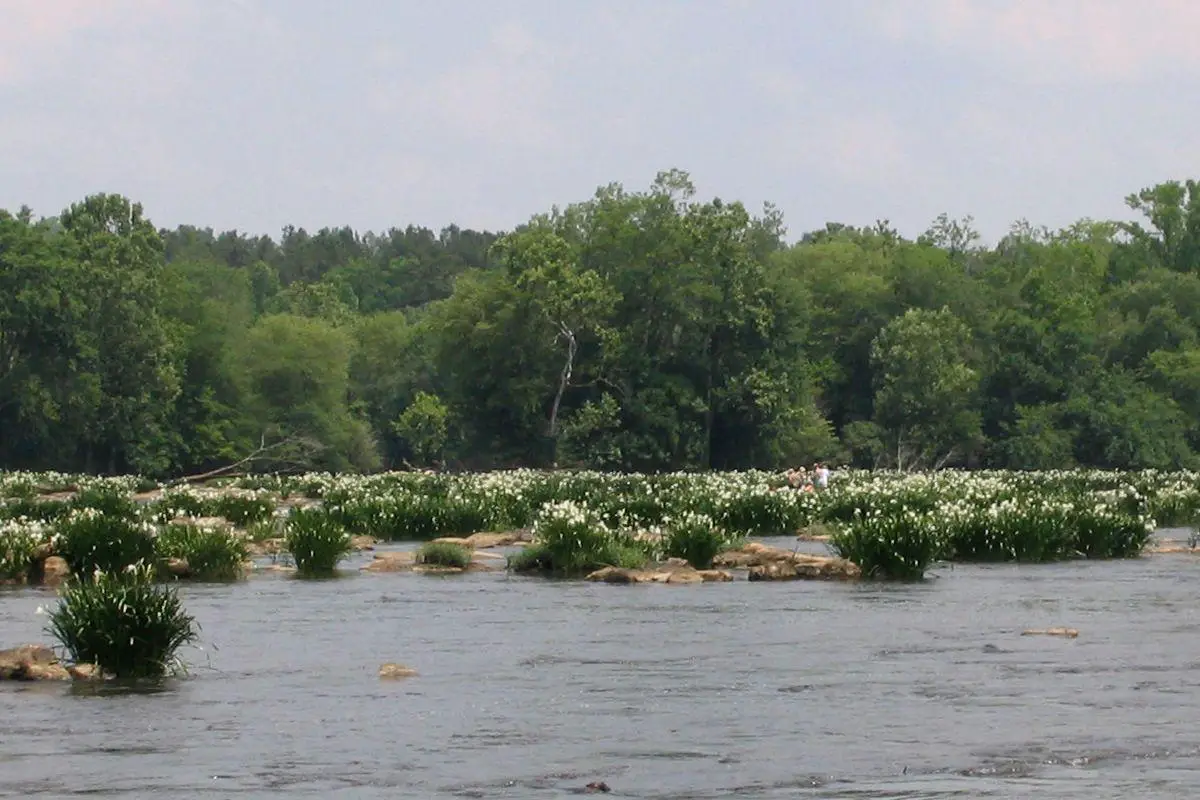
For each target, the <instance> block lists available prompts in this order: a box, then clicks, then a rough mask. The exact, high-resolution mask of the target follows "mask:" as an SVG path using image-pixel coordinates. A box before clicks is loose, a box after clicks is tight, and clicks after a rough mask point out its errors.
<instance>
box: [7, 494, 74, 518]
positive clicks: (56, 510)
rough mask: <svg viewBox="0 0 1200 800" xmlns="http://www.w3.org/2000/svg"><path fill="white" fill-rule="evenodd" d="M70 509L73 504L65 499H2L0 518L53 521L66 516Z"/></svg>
mask: <svg viewBox="0 0 1200 800" xmlns="http://www.w3.org/2000/svg"><path fill="white" fill-rule="evenodd" d="M70 510H71V506H70V505H69V504H67V503H66V502H65V501H63V500H40V499H37V498H29V497H16V498H11V499H8V500H0V520H6V519H13V520H19V519H25V520H37V521H39V522H53V521H54V520H57V519H61V518H62V517H64V516H66V514H67V512H68V511H70Z"/></svg>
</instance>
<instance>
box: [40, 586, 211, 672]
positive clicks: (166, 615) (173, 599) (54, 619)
mask: <svg viewBox="0 0 1200 800" xmlns="http://www.w3.org/2000/svg"><path fill="white" fill-rule="evenodd" d="M153 577H154V569H153V567H152V566H151V565H149V564H144V563H143V564H137V565H131V566H130V567H128V568H126V569H123V570H120V571H117V572H96V573H88V574H84V575H77V576H75V577H73V578H72V579H71V580H70V581H69V582H68V584H67V585H66V586H65V588H64V589H63V590H62V593H61V598H60V601H59V604H58V606H57V607H56V608H55V609H54V610H52V611H51V612H50V623H49V626H48V632H49V633H50V634H51V635H52V636H54V638H55V639H56V640H57V641H58V642H59V644H60V645H61V646H62V647H63V648H64V649H65V650H66V652H67V653H68V654H69V656H70V659H71V660H72V661H74V662H76V663H79V664H96V665H97V666H99V667H100V668H101V669H102V670H103V671H104V672H106V673H108V674H111V675H113V676H115V677H118V678H158V677H161V676H163V675H165V674H167V673H168V672H170V671H172V670H173V669H174V668H176V667H178V666H179V663H178V661H177V658H176V652H177V651H178V649H179V648H180V647H182V646H183V645H185V644H187V643H188V642H191V641H194V640H195V638H196V634H197V631H196V626H195V620H194V619H193V618H192V617H191V616H190V615H189V614H187V613H186V612H185V611H184V609H183V605H182V604H181V603H180V601H179V597H178V595H177V594H176V593H175V591H174V590H173V589H171V588H170V587H167V586H162V585H156V584H155V583H154V582H153Z"/></svg>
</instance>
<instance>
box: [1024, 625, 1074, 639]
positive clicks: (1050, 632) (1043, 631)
mask: <svg viewBox="0 0 1200 800" xmlns="http://www.w3.org/2000/svg"><path fill="white" fill-rule="evenodd" d="M1021 635H1022V636H1062V637H1064V638H1066V639H1074V638H1075V637H1077V636H1078V635H1079V631H1077V630H1075V629H1074V628H1031V629H1029V630H1026V631H1021Z"/></svg>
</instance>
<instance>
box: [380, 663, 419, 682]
mask: <svg viewBox="0 0 1200 800" xmlns="http://www.w3.org/2000/svg"><path fill="white" fill-rule="evenodd" d="M379 677H380V678H383V679H386V680H395V679H399V678H415V677H417V671H416V670H415V669H413V668H412V667H406V666H404V665H403V664H384V665H383V666H382V667H380V668H379Z"/></svg>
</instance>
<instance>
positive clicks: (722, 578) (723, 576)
mask: <svg viewBox="0 0 1200 800" xmlns="http://www.w3.org/2000/svg"><path fill="white" fill-rule="evenodd" d="M696 574H697V575H699V576H700V577H701V578H703V579H704V582H705V583H725V582H727V581H731V580H733V576H732V575H730V574H729V573H728V572H726V571H725V570H723V569H698V570H696Z"/></svg>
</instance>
